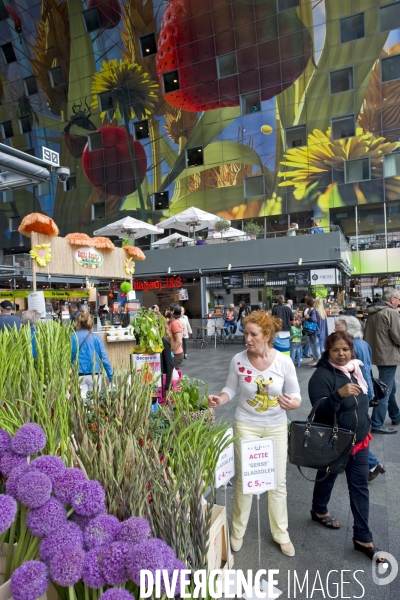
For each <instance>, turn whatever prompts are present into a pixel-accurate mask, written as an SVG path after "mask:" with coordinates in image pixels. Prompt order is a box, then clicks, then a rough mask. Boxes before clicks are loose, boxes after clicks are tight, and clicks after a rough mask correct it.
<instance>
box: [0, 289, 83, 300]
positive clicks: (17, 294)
mask: <svg viewBox="0 0 400 600" xmlns="http://www.w3.org/2000/svg"><path fill="white" fill-rule="evenodd" d="M31 293H32V290H10V291H5V292H4V291H3V292H0V298H27V297H28V296H29V294H31ZM89 296H90V291H89V290H44V297H45V298H60V299H61V298H89Z"/></svg>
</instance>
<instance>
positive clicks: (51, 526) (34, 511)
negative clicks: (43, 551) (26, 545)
mask: <svg viewBox="0 0 400 600" xmlns="http://www.w3.org/2000/svg"><path fill="white" fill-rule="evenodd" d="M66 522H67V511H66V510H65V508H64V506H63V505H62V504H61V502H59V501H58V500H57V499H56V498H50V500H48V501H47V502H45V504H43V505H42V506H40V507H39V508H31V509H30V511H29V512H28V514H27V516H26V524H27V526H28V528H29V529H30V531H31V532H32V533H33V535H36V536H37V537H45V536H46V535H49V534H50V533H52V532H53V531H54V530H56V529H58V528H59V527H60V526H61V525H63V524H64V523H66Z"/></svg>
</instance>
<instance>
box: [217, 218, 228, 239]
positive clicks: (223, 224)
mask: <svg viewBox="0 0 400 600" xmlns="http://www.w3.org/2000/svg"><path fill="white" fill-rule="evenodd" d="M230 226H231V222H230V221H228V219H222V218H220V219H219V221H217V222H216V223H215V225H214V228H215V231H218V233H220V234H221V240H222V234H223V233H224V231H228V229H229V228H230Z"/></svg>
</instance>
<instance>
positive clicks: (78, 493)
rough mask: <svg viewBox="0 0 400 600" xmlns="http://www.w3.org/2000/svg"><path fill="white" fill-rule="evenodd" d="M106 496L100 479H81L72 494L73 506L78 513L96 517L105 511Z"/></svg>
mask: <svg viewBox="0 0 400 600" xmlns="http://www.w3.org/2000/svg"><path fill="white" fill-rule="evenodd" d="M105 497H106V495H105V493H104V490H103V488H102V487H101V485H100V483H99V482H98V481H94V480H88V481H81V482H80V483H78V484H77V485H76V486H75V488H74V490H73V492H72V494H71V506H72V508H73V509H74V510H75V512H77V513H78V515H85V516H87V517H95V516H96V515H98V514H99V513H101V512H102V511H103V509H104V500H105Z"/></svg>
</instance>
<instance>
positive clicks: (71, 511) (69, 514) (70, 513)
mask: <svg viewBox="0 0 400 600" xmlns="http://www.w3.org/2000/svg"><path fill="white" fill-rule="evenodd" d="M73 512H74V509H73V508H70V509H69V511H68V513H67V519H68V517H70V516H71V515H72V513H73Z"/></svg>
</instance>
